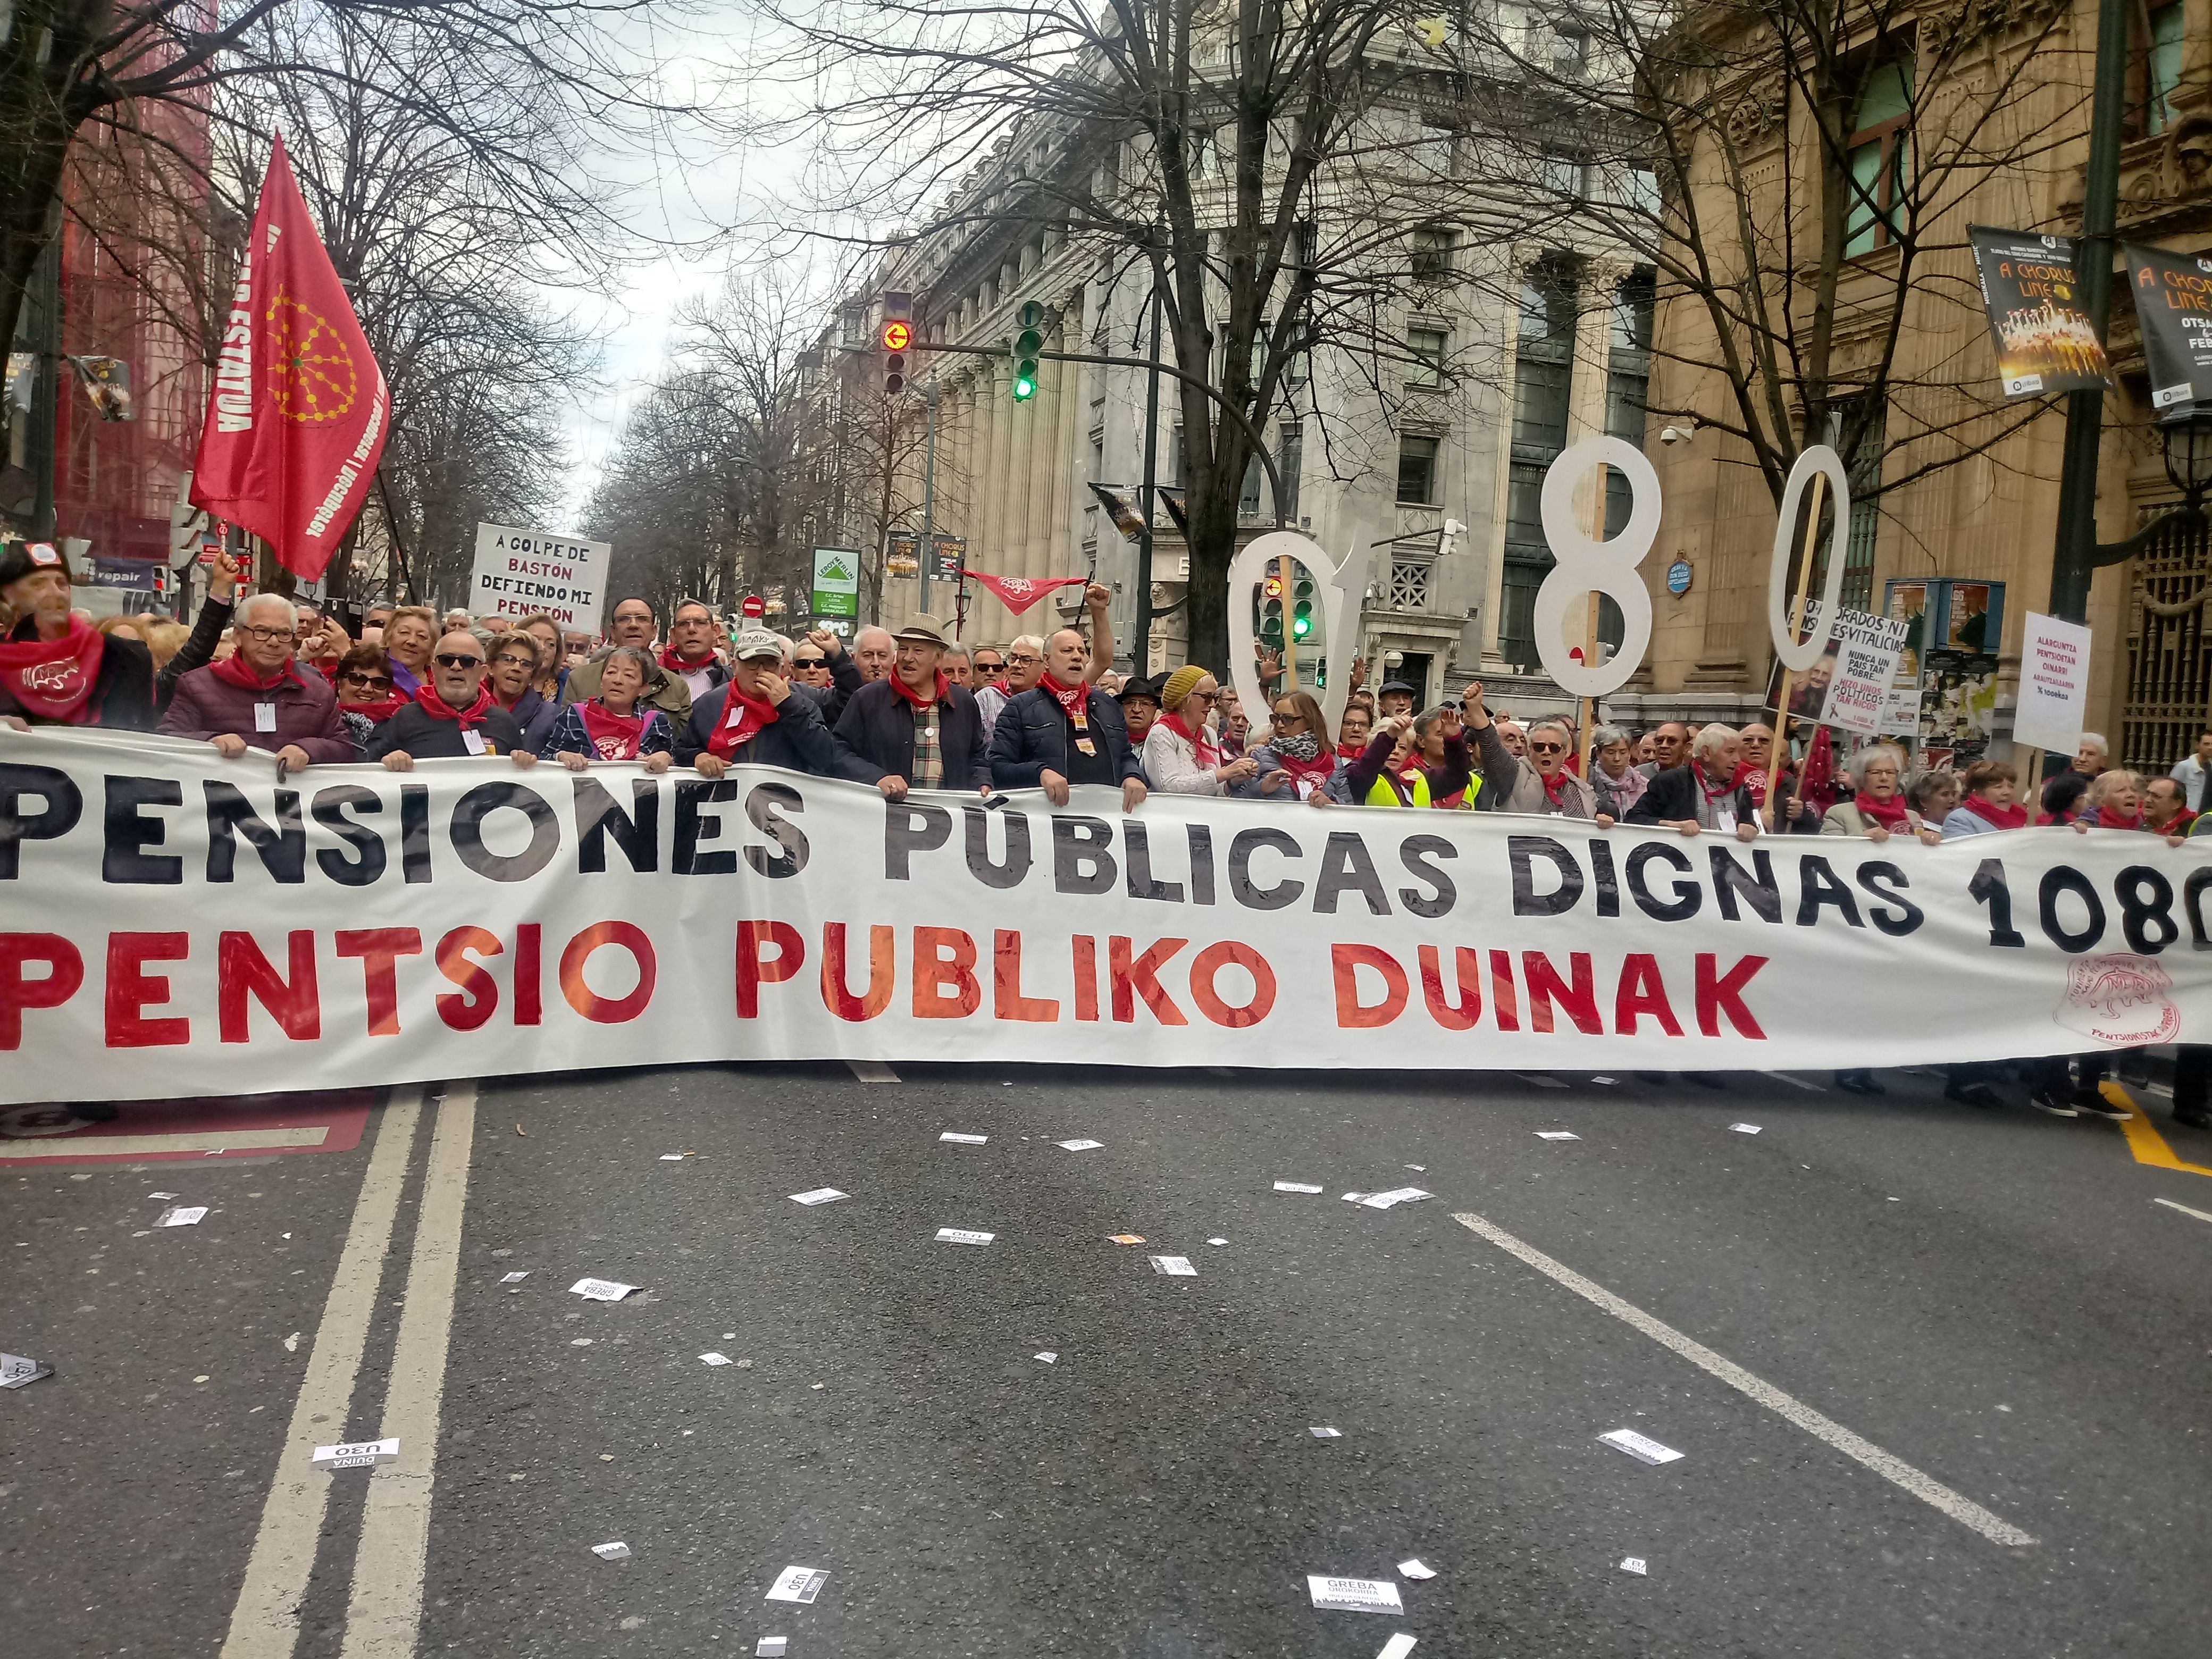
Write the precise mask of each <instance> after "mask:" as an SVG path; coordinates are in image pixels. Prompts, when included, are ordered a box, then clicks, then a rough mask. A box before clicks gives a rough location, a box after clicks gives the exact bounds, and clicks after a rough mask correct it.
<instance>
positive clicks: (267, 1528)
mask: <svg viewBox="0 0 2212 1659" xmlns="http://www.w3.org/2000/svg"><path fill="white" fill-rule="evenodd" d="M421 1115H422V1091H421V1090H419V1089H402V1090H398V1091H394V1093H393V1094H392V1098H391V1103H389V1104H388V1105H386V1108H385V1109H384V1121H383V1124H382V1126H381V1127H380V1128H379V1129H378V1131H377V1134H376V1146H375V1149H374V1151H373V1152H370V1154H369V1158H368V1172H367V1173H366V1174H365V1175H363V1176H362V1183H361V1194H360V1196H359V1197H358V1198H356V1200H354V1209H353V1221H352V1223H351V1225H349V1226H348V1227H347V1229H346V1237H345V1243H344V1245H343V1248H342V1249H340V1251H339V1253H338V1265H337V1272H336V1273H334V1274H332V1276H331V1293H330V1295H329V1297H327V1298H326V1299H325V1301H324V1304H323V1317H322V1321H321V1322H320V1323H319V1324H318V1325H317V1326H316V1328H315V1340H314V1346H313V1347H312V1348H310V1349H309V1350H308V1353H307V1370H306V1372H305V1374H304V1375H303V1376H301V1382H300V1395H299V1398H298V1399H297V1400H296V1401H295V1402H294V1403H293V1407H292V1420H291V1424H290V1425H289V1427H288V1428H287V1429H286V1431H285V1435H284V1443H283V1450H282V1451H281V1452H279V1454H278V1457H277V1464H276V1479H275V1480H273V1481H272V1482H270V1487H269V1496H268V1498H267V1499H266V1500H265V1501H264V1503H263V1504H262V1506H261V1525H260V1528H259V1530H258V1531H257V1532H256V1533H255V1534H254V1539H253V1551H252V1554H251V1555H250V1556H249V1557H248V1558H247V1559H246V1579H245V1582H244V1583H241V1584H240V1586H239V1590H238V1600H237V1601H236V1603H235V1604H234V1606H233V1607H232V1608H231V1614H230V1632H229V1634H228V1636H227V1637H226V1638H224V1640H223V1644H222V1659H291V1656H292V1651H293V1650H294V1649H295V1647H296V1646H297V1645H298V1644H299V1639H300V1600H301V1596H302V1595H305V1594H306V1593H307V1577H308V1574H309V1573H311V1572H312V1571H313V1570H314V1565H315V1546H316V1543H317V1542H318V1541H319V1539H320V1537H321V1535H322V1530H323V1516H324V1514H325V1511H326V1510H328V1508H329V1506H330V1496H331V1476H330V1475H329V1474H327V1473H325V1471H323V1470H321V1469H318V1468H313V1467H312V1465H311V1464H310V1462H309V1459H310V1458H312V1457H313V1455H314V1449H315V1447H316V1445H317V1444H318V1443H331V1442H337V1441H342V1440H346V1439H349V1438H350V1437H349V1435H348V1434H347V1432H346V1415H347V1413H348V1412H349V1410H350V1409H351V1407H352V1405H353V1393H354V1383H355V1381H356V1378H357V1377H358V1376H359V1375H360V1372H361V1356H362V1347H363V1346H365V1344H366V1343H367V1342H368V1323H369V1316H370V1315H371V1314H372V1313H373V1312H374V1310H375V1307H376V1292H377V1287H378V1286H379V1285H380V1284H381V1283H382V1282H383V1279H384V1262H385V1257H386V1255H389V1254H390V1252H391V1249H392V1224H393V1221H394V1219H395V1218H397V1216H398V1212H399V1189H400V1187H401V1186H402V1184H403V1183H404V1182H405V1180H406V1176H407V1163H408V1159H409V1158H410V1156H411V1155H412V1152H413V1151H414V1146H415V1126H416V1122H417V1121H418V1120H419V1119H420V1117H421Z"/></svg>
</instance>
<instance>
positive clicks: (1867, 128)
mask: <svg viewBox="0 0 2212 1659" xmlns="http://www.w3.org/2000/svg"><path fill="white" fill-rule="evenodd" d="M1911 126H1912V59H1911V57H1909V56H1907V57H1904V58H1887V59H1885V60H1884V61H1882V62H1881V63H1880V64H1876V65H1875V67H1874V69H1873V70H1871V71H1870V72H1869V74H1868V76H1867V78H1866V84H1865V85H1864V86H1863V87H1862V88H1860V89H1859V100H1858V103H1857V106H1856V107H1855V108H1854V109H1853V111H1852V115H1851V136H1850V154H1849V156H1848V158H1847V159H1848V160H1849V161H1850V186H1849V188H1850V201H1849V202H1848V203H1847V204H1845V207H1844V257H1845V258H1857V257H1858V256H1859V255H1860V254H1862V253H1871V252H1874V251H1875V249H1876V248H1878V247H1883V246H1887V245H1888V244H1889V243H1891V242H1893V241H1894V240H1897V234H1898V231H1899V228H1901V227H1902V226H1903V224H1904V222H1905V195H1906V190H1905V173H1906V171H1907V169H1908V168H1909V167H1911V162H1912V133H1911Z"/></svg>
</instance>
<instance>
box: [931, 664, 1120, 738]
mask: <svg viewBox="0 0 2212 1659" xmlns="http://www.w3.org/2000/svg"><path fill="white" fill-rule="evenodd" d="M894 678H896V677H894ZM1037 684H1039V685H1040V686H1042V687H1043V688H1044V690H1045V692H1046V693H1047V695H1048V696H1050V697H1051V698H1052V700H1053V701H1054V702H1056V703H1058V704H1059V705H1060V713H1062V714H1065V715H1066V716H1067V718H1068V719H1070V720H1073V721H1074V722H1075V729H1076V730H1077V731H1079V732H1080V731H1081V730H1083V728H1084V726H1085V723H1086V720H1085V711H1086V710H1088V709H1089V708H1090V707H1091V688H1090V686H1088V685H1087V684H1085V683H1084V682H1083V681H1081V680H1078V681H1076V683H1075V684H1073V685H1072V686H1069V685H1062V684H1060V676H1058V675H1057V674H1048V675H1046V676H1045V677H1044V678H1042V679H1041V680H1039V681H1038V682H1037Z"/></svg>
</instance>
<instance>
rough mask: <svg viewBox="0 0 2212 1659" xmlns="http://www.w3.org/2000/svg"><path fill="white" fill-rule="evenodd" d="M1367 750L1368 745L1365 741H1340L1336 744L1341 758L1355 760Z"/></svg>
mask: <svg viewBox="0 0 2212 1659" xmlns="http://www.w3.org/2000/svg"><path fill="white" fill-rule="evenodd" d="M1366 752H1367V745H1366V744H1364V743H1340V744H1337V745H1336V757H1337V758H1338V759H1339V760H1348V761H1355V760H1358V758H1359V757H1361V756H1362V755H1364V754H1365V753H1366Z"/></svg>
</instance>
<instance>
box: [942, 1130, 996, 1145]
mask: <svg viewBox="0 0 2212 1659" xmlns="http://www.w3.org/2000/svg"><path fill="white" fill-rule="evenodd" d="M990 1138H991V1137H990V1136H988V1135H957V1134H954V1133H952V1131H951V1130H950V1129H947V1130H946V1131H945V1133H943V1134H941V1135H939V1136H938V1139H939V1140H951V1141H957V1142H958V1143H959V1144H960V1145H961V1146H982V1145H983V1144H984V1143H985V1142H986V1141H987V1140H989V1139H990Z"/></svg>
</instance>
